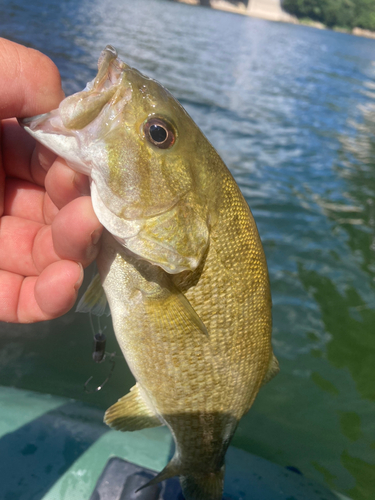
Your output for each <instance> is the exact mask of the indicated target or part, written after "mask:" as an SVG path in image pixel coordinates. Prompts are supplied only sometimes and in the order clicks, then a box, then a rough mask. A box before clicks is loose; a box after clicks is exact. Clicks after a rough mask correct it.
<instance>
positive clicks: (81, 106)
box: [23, 46, 278, 500]
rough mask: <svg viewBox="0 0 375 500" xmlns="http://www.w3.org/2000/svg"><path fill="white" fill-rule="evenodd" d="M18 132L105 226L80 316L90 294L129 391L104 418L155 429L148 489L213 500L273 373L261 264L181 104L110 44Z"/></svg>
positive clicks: (242, 217)
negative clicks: (161, 430) (57, 100)
mask: <svg viewBox="0 0 375 500" xmlns="http://www.w3.org/2000/svg"><path fill="white" fill-rule="evenodd" d="M23 125H24V127H25V128H26V130H28V131H29V132H30V133H31V134H32V135H33V136H34V137H35V138H36V139H37V140H39V141H40V142H42V143H43V144H45V145H46V146H47V147H49V148H50V149H52V150H53V151H55V152H56V153H57V154H59V155H60V156H62V157H64V158H65V159H66V160H67V162H68V163H69V165H71V166H72V168H74V169H75V170H78V171H80V172H84V173H86V174H87V175H90V177H91V179H92V183H91V194H92V201H93V206H94V210H95V212H96V214H97V216H98V218H99V220H100V221H101V222H102V224H103V225H104V227H105V228H106V230H107V231H105V234H104V236H103V241H102V250H101V253H100V255H99V257H98V259H97V265H98V269H99V274H100V281H99V280H98V279H97V280H94V282H93V283H92V285H91V287H90V289H89V290H88V292H87V293H86V295H85V297H84V300H83V304H81V309H83V310H88V309H92V308H93V307H95V306H96V304H98V303H99V302H100V301H101V300H102V290H103V289H104V292H105V295H106V298H107V300H108V303H109V306H110V309H111V314H112V319H113V326H114V330H115V334H116V337H117V340H118V343H119V345H120V347H121V350H122V352H123V354H124V356H125V358H126V361H127V363H128V365H129V367H130V369H131V371H132V373H133V374H134V376H135V379H136V381H137V383H136V385H135V386H134V387H133V388H132V390H131V391H130V393H129V394H127V395H126V396H124V397H123V398H122V399H120V400H119V401H118V402H117V403H116V404H114V405H113V406H112V407H111V408H109V409H108V410H107V412H106V414H105V421H106V423H107V424H108V425H110V426H112V427H114V428H116V429H119V430H122V431H129V430H131V431H133V430H138V429H142V428H145V427H154V426H158V425H163V424H165V425H167V426H168V427H169V429H170V431H171V433H172V435H173V438H174V440H175V444H176V452H175V455H174V457H173V458H172V460H171V461H170V462H169V464H168V465H167V466H166V467H165V469H164V470H163V471H162V472H161V473H160V474H159V475H158V476H157V477H156V479H155V480H153V481H152V482H151V483H154V482H158V481H161V480H163V479H167V478H169V477H171V476H174V475H179V476H180V481H181V486H182V490H183V493H184V496H185V498H186V500H220V499H221V498H222V491H223V480H224V456H225V453H226V450H227V448H228V445H229V443H230V441H231V439H232V436H233V434H234V432H235V429H236V427H237V425H238V422H239V420H240V419H241V417H242V416H243V415H244V414H245V413H246V412H247V411H248V410H249V408H250V407H251V405H252V403H253V401H254V399H255V397H256V394H257V393H258V391H259V388H260V387H261V385H262V384H264V383H265V382H267V381H268V380H269V379H270V378H272V377H273V376H274V375H275V374H276V373H277V371H278V363H277V361H276V358H275V357H274V355H273V353H272V347H271V296H270V288H269V279H268V273H267V265H266V260H265V256H264V252H263V249H262V245H261V241H260V239H259V235H258V232H257V228H256V225H255V222H254V219H253V217H252V215H251V212H250V210H249V207H248V205H247V203H246V202H245V200H244V198H243V196H242V194H241V192H240V190H239V188H238V186H237V184H236V183H235V181H234V179H233V177H232V175H231V174H230V172H229V171H228V169H227V168H226V166H225V165H224V163H223V162H222V160H221V159H220V157H219V156H218V154H217V153H216V151H215V150H214V148H213V147H212V146H211V144H210V143H209V142H208V141H207V139H206V138H205V137H204V135H203V134H202V132H201V131H200V130H199V128H198V127H197V126H196V125H195V123H194V122H193V121H192V119H191V118H190V116H189V115H188V114H187V113H186V111H185V110H184V109H183V108H182V106H181V105H180V104H179V103H178V102H177V101H176V100H175V99H174V98H173V97H172V96H171V94H170V93H169V92H168V91H167V90H166V89H164V88H163V87H162V86H161V85H160V84H159V83H157V82H155V81H154V80H151V79H149V78H147V77H145V76H143V75H142V74H141V73H139V72H138V71H137V70H135V69H133V68H130V67H129V66H127V65H126V64H124V63H123V62H122V61H120V60H119V58H118V57H117V53H116V51H115V49H113V48H112V47H110V46H108V47H107V48H106V49H105V50H104V51H103V52H102V55H101V57H100V59H99V70H98V75H97V76H96V78H95V79H94V80H93V82H91V83H89V84H88V86H87V87H86V89H85V90H84V91H82V92H79V93H77V94H75V95H73V96H70V97H68V98H66V99H65V100H64V101H62V103H61V105H60V107H59V108H58V110H55V111H52V112H51V113H48V114H47V115H42V116H39V117H35V118H34V119H27V120H25V121H24V123H23ZM102 287H103V288H102Z"/></svg>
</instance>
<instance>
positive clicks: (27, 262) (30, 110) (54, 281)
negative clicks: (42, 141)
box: [0, 38, 103, 323]
mask: <svg viewBox="0 0 375 500" xmlns="http://www.w3.org/2000/svg"><path fill="white" fill-rule="evenodd" d="M0 67H1V68H2V71H1V76H0V120H2V121H1V129H0V132H1V135H0V139H1V143H0V321H9V322H15V323H31V322H36V321H42V320H47V319H52V318H56V317H58V316H60V315H62V314H64V313H66V312H67V311H68V310H69V309H70V308H71V307H72V306H73V304H74V302H75V300H76V297H77V291H78V288H79V287H80V285H81V284H82V280H83V267H86V266H88V265H89V264H90V263H91V262H92V261H93V260H94V259H95V257H96V256H97V254H98V251H99V245H100V242H99V238H100V235H101V232H102V229H103V228H102V226H101V224H100V223H99V221H98V219H97V217H96V215H95V213H94V211H93V208H92V205H91V199H90V197H89V194H90V190H89V183H88V178H87V177H86V176H84V175H82V174H78V173H75V172H74V171H73V170H71V169H70V168H69V167H68V166H67V165H66V164H65V163H64V161H63V160H61V159H59V158H58V159H56V156H55V155H54V154H53V153H51V152H50V151H48V150H47V149H46V148H44V147H43V146H40V145H36V143H35V141H34V139H32V138H31V137H30V136H29V135H28V134H27V133H26V132H25V131H24V130H23V129H22V128H21V127H20V126H19V125H18V123H17V121H16V119H15V118H12V117H18V118H22V117H26V116H33V115H37V114H41V113H45V112H47V111H50V110H51V109H54V108H56V107H57V106H58V105H59V103H60V101H61V100H62V99H63V97H64V94H63V92H62V90H61V83H60V76H59V73H58V70H57V68H56V66H55V65H54V64H53V62H52V61H51V60H50V59H49V58H48V57H47V56H45V55H43V54H41V53H40V52H37V51H35V50H32V49H28V48H26V47H23V46H22V45H18V44H15V43H13V42H10V41H8V40H5V39H1V38H0Z"/></svg>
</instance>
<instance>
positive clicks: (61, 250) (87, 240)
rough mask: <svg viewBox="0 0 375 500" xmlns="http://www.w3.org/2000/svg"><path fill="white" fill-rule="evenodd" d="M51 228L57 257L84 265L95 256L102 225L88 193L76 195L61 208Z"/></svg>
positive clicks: (98, 247) (98, 246)
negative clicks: (78, 196) (77, 196)
mask: <svg viewBox="0 0 375 500" xmlns="http://www.w3.org/2000/svg"><path fill="white" fill-rule="evenodd" d="M51 228H52V239H53V243H54V248H55V251H56V253H57V255H59V257H60V258H62V259H68V260H75V261H78V262H81V263H82V264H83V267H86V266H88V265H89V264H90V263H91V262H92V261H93V260H94V259H95V258H96V256H97V255H98V252H99V249H100V241H99V239H100V236H101V234H102V231H103V226H102V225H101V224H100V222H99V220H98V218H97V217H96V215H95V212H94V210H93V208H92V204H91V198H90V197H89V196H82V197H80V198H76V199H75V200H73V201H71V202H70V203H69V204H68V205H66V206H65V207H64V208H62V209H61V210H60V212H59V213H58V214H57V216H56V217H55V219H54V221H53V223H52V226H51Z"/></svg>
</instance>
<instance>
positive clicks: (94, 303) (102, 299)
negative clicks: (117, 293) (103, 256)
mask: <svg viewBox="0 0 375 500" xmlns="http://www.w3.org/2000/svg"><path fill="white" fill-rule="evenodd" d="M76 312H83V313H88V312H90V313H91V314H94V315H95V316H102V315H103V314H107V316H109V315H110V310H109V306H108V303H107V297H106V296H105V292H104V289H103V287H102V283H101V281H100V276H99V274H96V275H95V276H94V278H93V279H92V281H91V283H90V284H89V286H88V288H87V290H86V292H85V293H84V294H83V295H82V297H81V300H80V301H79V302H78V305H77V308H76Z"/></svg>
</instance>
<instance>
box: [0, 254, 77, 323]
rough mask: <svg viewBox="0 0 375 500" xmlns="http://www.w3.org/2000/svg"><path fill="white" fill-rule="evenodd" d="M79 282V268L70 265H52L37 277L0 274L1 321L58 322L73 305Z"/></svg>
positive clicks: (3, 272) (68, 262)
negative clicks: (56, 320) (58, 318)
mask: <svg viewBox="0 0 375 500" xmlns="http://www.w3.org/2000/svg"><path fill="white" fill-rule="evenodd" d="M82 280H83V270H82V266H81V265H80V264H77V263H76V262H71V261H59V262H55V263H53V264H51V265H50V266H48V267H47V268H46V269H45V270H44V271H43V272H42V273H41V275H40V276H38V277H36V276H31V277H27V278H24V277H23V276H20V275H17V274H13V273H9V272H6V271H0V320H1V321H8V322H13V323H33V322H36V321H43V320H48V319H53V318H57V317H58V316H61V315H62V314H64V313H66V312H68V311H69V309H71V308H72V306H73V305H74V302H75V300H76V298H77V290H78V289H79V287H80V286H81V284H82Z"/></svg>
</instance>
